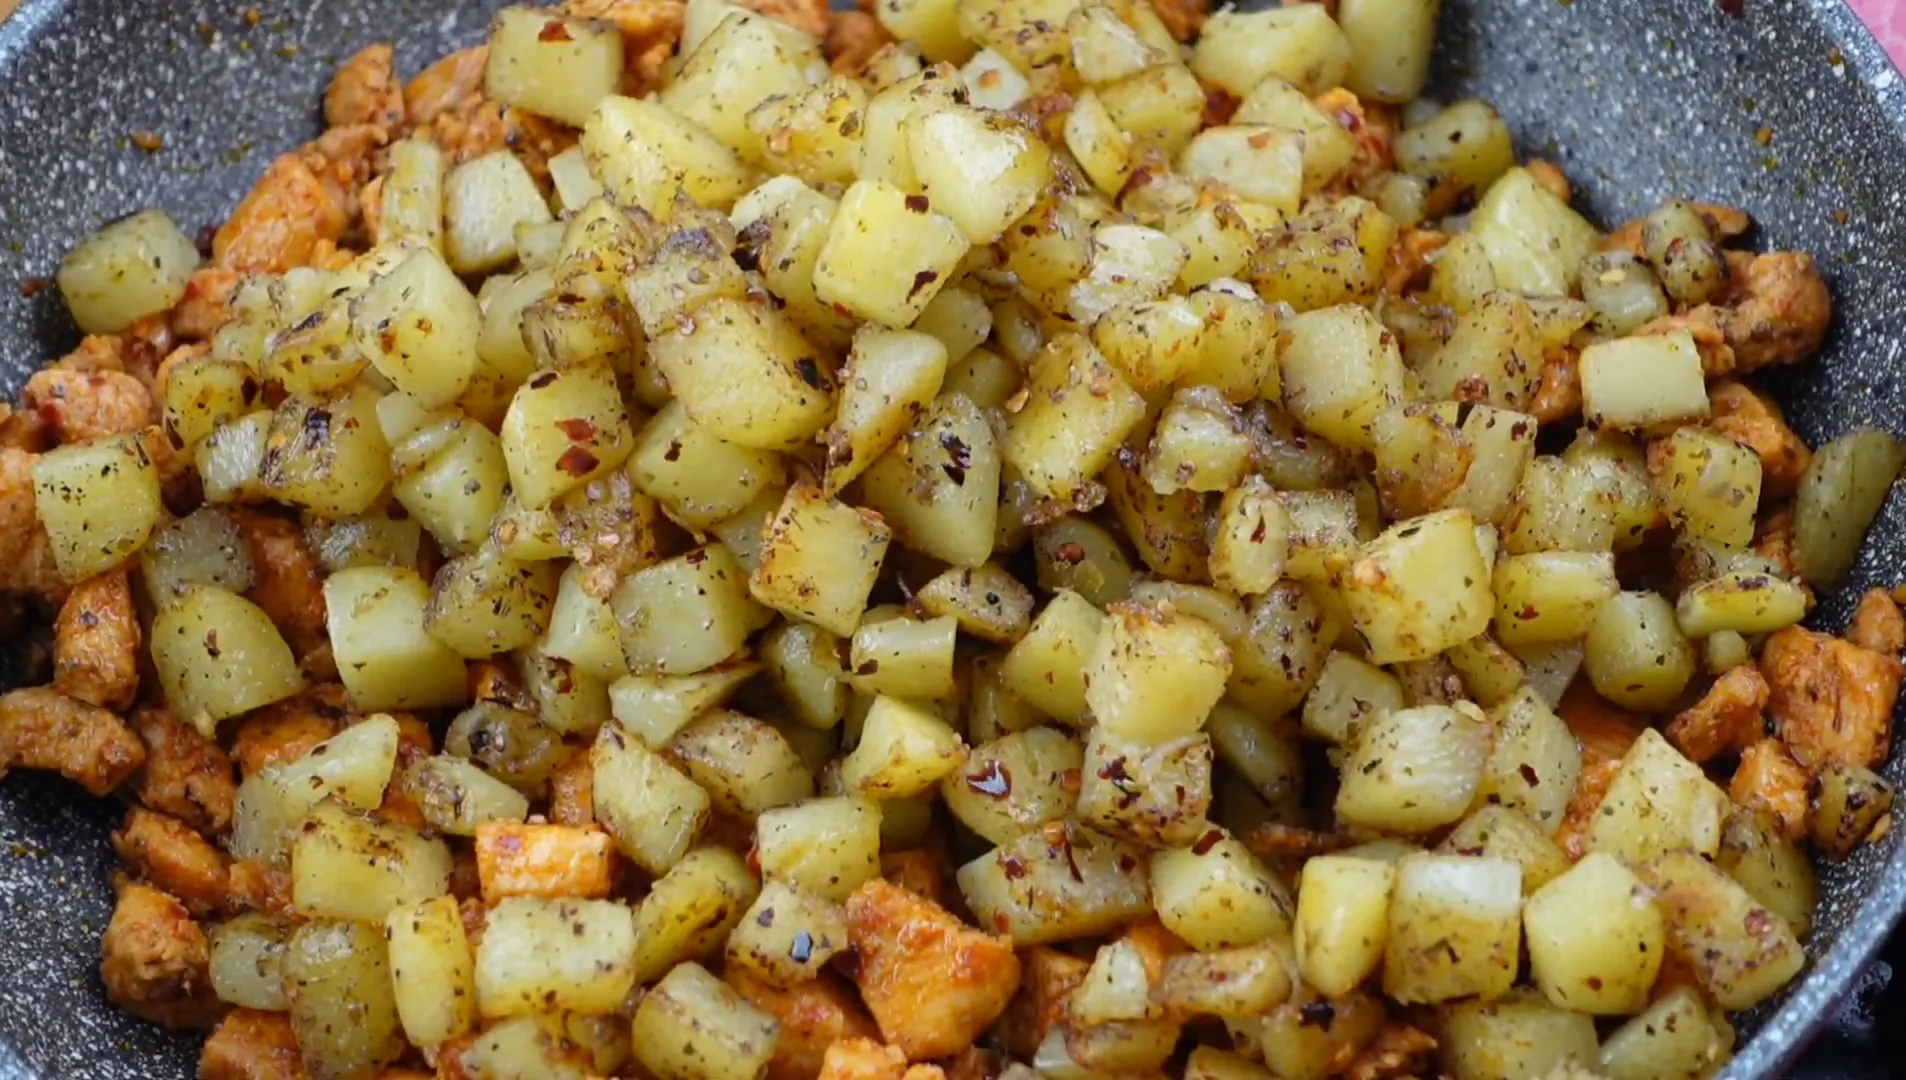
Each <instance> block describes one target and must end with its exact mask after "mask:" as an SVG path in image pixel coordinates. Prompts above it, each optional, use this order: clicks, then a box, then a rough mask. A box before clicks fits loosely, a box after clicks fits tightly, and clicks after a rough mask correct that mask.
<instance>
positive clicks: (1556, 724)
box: [1480, 685, 1582, 829]
mask: <svg viewBox="0 0 1906 1080" xmlns="http://www.w3.org/2000/svg"><path fill="white" fill-rule="evenodd" d="M1490 719H1491V720H1492V721H1493V722H1494V724H1495V739H1494V745H1493V746H1492V748H1491V750H1490V753H1489V764H1488V765H1487V766H1485V767H1484V769H1483V776H1482V784H1481V787H1480V793H1481V795H1482V797H1483V798H1485V799H1488V800H1490V801H1491V802H1494V803H1497V804H1500V805H1501V806H1504V807H1507V808H1510V809H1514V810H1520V811H1522V812H1523V813H1524V814H1527V815H1528V816H1529V817H1530V818H1532V819H1534V820H1535V821H1536V822H1538V823H1540V824H1541V826H1542V827H1543V828H1545V829H1554V828H1555V827H1556V826H1558V825H1560V824H1561V823H1562V815H1563V814H1564V813H1565V812H1567V810H1568V804H1569V800H1570V798H1571V797H1572V796H1573V795H1574V793H1575V784H1576V780H1577V779H1578V778H1579V777H1580V775H1581V771H1582V750H1581V747H1580V746H1579V745H1577V743H1576V741H1575V735H1574V733H1573V732H1571V731H1569V729H1568V725H1567V724H1565V723H1563V722H1562V719H1561V717H1559V716H1557V715H1555V710H1554V709H1552V708H1551V707H1550V706H1549V704H1548V702H1546V701H1544V700H1543V699H1542V697H1541V695H1540V694H1538V693H1537V692H1536V690H1535V688H1534V687H1532V686H1528V685H1524V686H1523V687H1521V688H1520V689H1518V690H1517V691H1516V692H1515V693H1514V694H1513V695H1511V696H1510V698H1509V699H1508V700H1507V701H1504V702H1503V703H1501V704H1500V705H1497V706H1496V707H1495V708H1494V709H1492V710H1490Z"/></svg>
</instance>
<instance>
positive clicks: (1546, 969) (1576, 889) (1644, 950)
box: [1522, 852, 1664, 1016]
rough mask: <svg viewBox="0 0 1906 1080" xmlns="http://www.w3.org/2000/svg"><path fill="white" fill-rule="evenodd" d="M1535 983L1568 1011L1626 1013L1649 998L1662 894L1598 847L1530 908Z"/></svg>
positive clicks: (1526, 911) (1525, 918) (1659, 949)
mask: <svg viewBox="0 0 1906 1080" xmlns="http://www.w3.org/2000/svg"><path fill="white" fill-rule="evenodd" d="M1522 922H1523V926H1524V928H1525V929H1526V931H1527V934H1528V939H1529V969H1530V972H1531V974H1532V976H1533V978H1534V980H1535V985H1536V987H1537V988H1538V989H1540V990H1541V991H1542V993H1543V994H1544V995H1546V996H1547V997H1548V999H1549V1000H1550V1001H1551V1002H1554V1003H1555V1004H1556V1005H1559V1006H1561V1007H1563V1008H1565V1009H1574V1010H1576V1011H1577V1012H1586V1013H1592V1014H1595V1015H1598V1016H1625V1015H1628V1014H1630V1013H1633V1012H1635V1011H1637V1010H1639V1009H1641V1008H1642V1007H1643V1006H1645V1005H1646V1004H1647V1003H1648V992H1649V990H1650V988H1651V987H1653V986H1654V982H1655V975H1656V973H1657V972H1658V971H1659V970H1660V968H1661V958H1662V954H1663V951H1664V949H1663V946H1664V935H1663V928H1662V918H1661V912H1660V910H1659V909H1657V908H1656V907H1655V903H1654V895H1653V894H1652V892H1651V891H1650V890H1649V889H1648V887H1647V886H1645V885H1643V884H1642V883H1641V879H1639V878H1637V877H1636V876H1635V875H1634V873H1633V872H1632V871H1630V870H1629V869H1628V868H1627V867H1625V866H1623V865H1622V864H1621V863H1620V862H1619V861H1618V860H1616V859H1615V858H1614V857H1613V856H1610V855H1604V854H1602V853H1600V852H1590V853H1589V854H1587V855H1584V856H1583V857H1582V860H1581V861H1580V862H1578V863H1576V864H1575V866H1574V867H1573V868H1571V869H1570V870H1569V871H1568V872H1567V873H1565V874H1563V875H1562V876H1560V877H1558V878H1555V879H1554V880H1553V881H1550V882H1549V883H1548V884H1547V885H1544V886H1542V887H1541V888H1540V889H1538V890H1536V891H1535V893H1534V894H1533V895H1531V896H1530V897H1529V899H1528V900H1527V902H1525V903H1524V904H1523V908H1522Z"/></svg>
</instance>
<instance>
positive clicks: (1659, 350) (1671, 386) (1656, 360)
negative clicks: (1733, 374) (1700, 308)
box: [1580, 330, 1708, 431]
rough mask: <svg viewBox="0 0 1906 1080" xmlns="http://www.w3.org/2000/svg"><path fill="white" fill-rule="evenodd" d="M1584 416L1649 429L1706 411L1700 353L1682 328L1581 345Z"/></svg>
mask: <svg viewBox="0 0 1906 1080" xmlns="http://www.w3.org/2000/svg"><path fill="white" fill-rule="evenodd" d="M1580 363H1581V378H1582V416H1583V418H1584V419H1586V420H1587V421H1588V422H1589V423H1591V424H1602V425H1607V426H1608V427H1613V428H1624V429H1631V430H1642V431H1647V430H1650V429H1658V428H1665V427H1673V426H1675V425H1677V424H1685V423H1688V422H1690V421H1694V420H1700V419H1703V418H1705V417H1706V416H1707V414H1708V400H1707V379H1706V377H1705V376H1704V375H1703V374H1702V372H1701V353H1700V351H1699V350H1698V349H1696V348H1695V346H1694V337H1693V336H1692V335H1691V334H1689V333H1688V332H1687V331H1685V330H1677V331H1675V332H1674V333H1671V334H1654V335H1651V336H1648V337H1629V338H1619V339H1616V340H1614V341H1598V342H1596V343H1594V344H1593V345H1590V346H1588V347H1587V348H1585V349H1583V350H1582V357H1581V361H1580Z"/></svg>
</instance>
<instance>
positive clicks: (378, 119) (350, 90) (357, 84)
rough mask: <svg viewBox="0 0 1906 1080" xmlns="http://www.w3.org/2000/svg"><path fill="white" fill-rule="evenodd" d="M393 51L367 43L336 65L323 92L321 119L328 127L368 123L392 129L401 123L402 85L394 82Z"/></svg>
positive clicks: (387, 47)
mask: <svg viewBox="0 0 1906 1080" xmlns="http://www.w3.org/2000/svg"><path fill="white" fill-rule="evenodd" d="M395 61H396V53H395V51H394V50H392V49H391V47H390V46H389V45H368V46H366V47H364V48H362V49H359V50H358V51H357V52H356V53H355V54H354V55H352V56H351V58H350V59H348V60H346V61H344V63H342V64H339V65H338V69H337V73H336V74H334V75H332V76H331V85H330V87H329V88H327V89H326V90H325V92H324V122H325V123H326V124H327V125H329V126H331V127H334V128H335V127H350V126H352V125H355V124H370V125H373V126H375V127H381V128H385V129H394V128H396V127H397V126H399V125H400V124H402V123H403V122H404V88H403V84H401V83H399V82H398V81H397V72H396V69H395Z"/></svg>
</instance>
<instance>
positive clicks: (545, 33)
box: [536, 19, 575, 41]
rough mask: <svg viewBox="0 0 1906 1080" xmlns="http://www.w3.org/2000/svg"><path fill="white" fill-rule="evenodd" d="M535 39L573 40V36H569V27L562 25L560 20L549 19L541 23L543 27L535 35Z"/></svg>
mask: <svg viewBox="0 0 1906 1080" xmlns="http://www.w3.org/2000/svg"><path fill="white" fill-rule="evenodd" d="M536 40H537V41H574V40H575V38H573V37H570V36H569V27H567V26H564V25H563V24H562V22H561V21H560V20H557V19H551V20H549V21H548V22H546V23H544V24H543V29H542V30H541V32H539V33H538V34H537V35H536Z"/></svg>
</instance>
